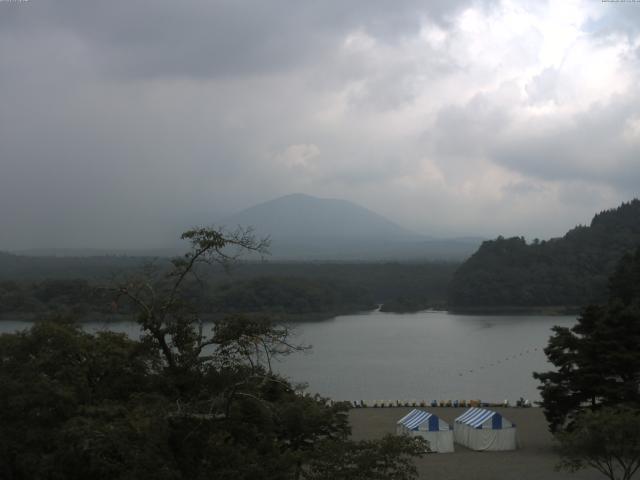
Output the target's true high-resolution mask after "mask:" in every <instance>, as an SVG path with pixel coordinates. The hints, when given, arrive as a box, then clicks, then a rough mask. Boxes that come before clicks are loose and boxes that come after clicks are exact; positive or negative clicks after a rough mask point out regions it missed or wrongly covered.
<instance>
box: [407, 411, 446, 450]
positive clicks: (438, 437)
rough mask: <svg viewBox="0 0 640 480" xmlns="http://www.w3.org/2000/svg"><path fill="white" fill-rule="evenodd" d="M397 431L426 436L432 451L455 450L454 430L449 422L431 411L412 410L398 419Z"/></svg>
mask: <svg viewBox="0 0 640 480" xmlns="http://www.w3.org/2000/svg"><path fill="white" fill-rule="evenodd" d="M396 433H397V434H398V435H412V436H419V437H422V438H424V439H425V440H427V441H428V442H429V449H430V450H431V451H432V452H438V453H447V452H453V430H452V429H451V427H450V426H449V424H448V423H447V422H445V421H444V420H442V419H440V418H439V417H437V416H436V415H434V414H432V413H430V412H426V411H424V410H415V409H414V410H411V411H410V412H409V413H408V414H407V415H405V416H404V417H402V418H401V419H400V420H398V422H397V425H396Z"/></svg>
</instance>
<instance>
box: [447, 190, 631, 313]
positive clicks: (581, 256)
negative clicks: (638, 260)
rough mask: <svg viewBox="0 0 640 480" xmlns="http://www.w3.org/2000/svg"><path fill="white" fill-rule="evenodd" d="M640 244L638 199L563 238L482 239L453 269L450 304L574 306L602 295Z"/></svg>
mask: <svg viewBox="0 0 640 480" xmlns="http://www.w3.org/2000/svg"><path fill="white" fill-rule="evenodd" d="M638 245H640V201H638V200H637V199H636V200H633V201H631V202H629V203H623V204H622V205H621V206H620V207H618V208H616V209H612V210H607V211H604V212H601V213H599V214H597V215H596V216H595V217H594V218H593V220H592V221H591V224H590V225H589V226H578V227H576V228H574V229H573V230H571V231H569V232H568V233H567V234H566V235H565V236H564V237H562V238H557V239H552V240H549V241H537V240H534V241H533V242H532V243H530V244H527V243H526V241H525V240H524V238H522V237H514V238H502V237H499V238H498V239H496V240H493V241H487V242H484V243H483V244H482V245H481V247H480V249H479V250H478V251H477V252H476V253H475V254H474V255H473V256H472V257H471V258H469V259H468V260H467V261H466V262H465V263H464V264H463V265H462V266H461V267H460V269H459V270H458V271H457V272H456V274H455V276H454V278H453V281H452V283H451V293H450V297H449V303H450V306H453V307H457V308H460V307H462V308H465V307H466V308H473V307H505V306H513V307H545V306H579V305H585V304H588V303H600V302H602V301H604V300H605V299H606V295H607V282H608V280H607V279H608V277H609V276H610V275H611V274H612V273H613V271H614V269H615V266H616V263H617V262H618V260H619V259H620V258H621V257H623V255H625V254H627V253H629V252H630V251H633V250H634V249H635V248H636V247H637V246H638Z"/></svg>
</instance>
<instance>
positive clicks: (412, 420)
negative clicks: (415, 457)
mask: <svg viewBox="0 0 640 480" xmlns="http://www.w3.org/2000/svg"><path fill="white" fill-rule="evenodd" d="M398 425H403V426H404V427H406V428H407V429H409V430H418V429H420V430H428V431H430V432H437V431H438V430H450V428H451V427H449V425H448V424H447V423H446V422H443V421H441V420H440V419H439V418H438V417H437V416H436V415H434V414H432V413H429V412H425V411H424V410H416V409H414V410H411V411H410V412H409V413H408V414H407V415H405V416H404V417H402V418H401V419H400V420H398Z"/></svg>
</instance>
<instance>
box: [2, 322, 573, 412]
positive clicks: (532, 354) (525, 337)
mask: <svg viewBox="0 0 640 480" xmlns="http://www.w3.org/2000/svg"><path fill="white" fill-rule="evenodd" d="M574 323H575V317H573V316H554V317H549V316H524V315H520V316H477V315H454V314H449V313H446V312H431V311H425V312H418V313H411V314H393V313H382V312H367V313H362V314H358V315H345V316H340V317H336V318H334V319H332V320H328V321H324V322H318V323H304V324H297V325H293V327H294V341H296V342H298V343H301V344H311V345H312V346H313V348H312V349H311V351H309V352H305V353H300V354H294V355H292V356H289V357H286V358H284V359H282V360H281V361H279V362H278V363H277V364H276V365H275V368H276V369H278V370H279V371H280V372H281V373H282V374H284V375H286V376H288V377H289V378H291V380H292V381H294V382H302V381H305V382H308V384H309V390H310V391H313V392H318V393H320V394H322V395H326V396H329V397H332V398H334V399H339V400H360V399H364V400H396V399H403V400H404V399H406V400H412V399H415V400H428V401H430V400H433V399H438V400H439V399H443V400H447V399H481V400H483V401H502V400H503V399H509V400H510V401H511V402H514V401H515V400H516V399H517V398H519V397H520V396H522V397H524V398H529V399H531V400H536V399H539V394H538V392H537V389H536V387H537V382H536V381H535V380H534V379H533V378H532V376H531V373H532V372H534V371H544V370H547V369H549V368H550V365H549V364H548V363H547V362H546V358H545V355H544V352H543V351H542V349H543V348H544V347H545V346H546V344H547V341H548V339H549V336H550V335H551V327H552V326H553V325H562V326H571V325H573V324H574ZM29 325H30V324H29V323H28V322H11V321H5V322H0V331H3V332H8V331H15V330H18V329H22V328H27V327H28V326H29ZM106 328H109V329H111V330H116V331H121V332H125V333H127V334H129V335H130V336H132V337H136V336H137V335H138V334H139V328H138V326H137V325H136V324H134V323H117V324H109V325H105V324H98V323H91V324H88V325H87V329H88V330H91V331H97V330H101V329H106Z"/></svg>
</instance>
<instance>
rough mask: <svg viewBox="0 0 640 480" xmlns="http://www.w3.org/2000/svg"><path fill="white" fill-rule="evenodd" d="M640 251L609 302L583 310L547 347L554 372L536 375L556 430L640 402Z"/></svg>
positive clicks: (627, 261) (613, 283) (628, 261)
mask: <svg viewBox="0 0 640 480" xmlns="http://www.w3.org/2000/svg"><path fill="white" fill-rule="evenodd" d="M639 272H640V249H638V251H636V253H635V255H625V256H624V257H623V258H622V260H621V261H620V263H619V265H618V267H617V269H616V273H615V274H614V275H613V276H612V278H611V280H610V296H609V301H608V303H607V304H606V305H603V306H596V305H591V306H589V307H587V308H585V309H584V311H583V312H582V315H581V316H580V318H579V319H578V322H577V324H576V325H575V326H574V327H572V328H564V327H554V335H553V336H552V337H551V338H550V340H549V345H548V346H547V347H546V348H545V353H546V354H547V358H548V359H549V361H550V362H551V363H552V364H553V365H554V366H555V367H556V370H555V371H550V372H544V373H534V377H535V378H537V379H539V380H540V381H541V382H542V385H541V386H540V387H539V388H540V392H541V395H542V406H543V407H544V411H545V415H546V417H547V420H548V421H549V425H550V428H551V430H552V431H553V432H555V431H558V430H562V429H564V428H565V427H567V426H569V427H570V425H571V422H572V420H573V419H574V417H575V415H576V414H577V413H579V412H581V411H582V410H583V409H585V408H596V407H598V406H599V405H618V404H627V405H640V295H638V292H639V291H640V290H639V287H638V285H640V281H639V280H640V273H639Z"/></svg>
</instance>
